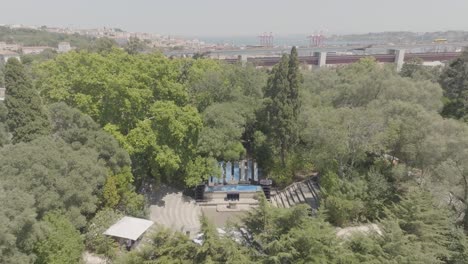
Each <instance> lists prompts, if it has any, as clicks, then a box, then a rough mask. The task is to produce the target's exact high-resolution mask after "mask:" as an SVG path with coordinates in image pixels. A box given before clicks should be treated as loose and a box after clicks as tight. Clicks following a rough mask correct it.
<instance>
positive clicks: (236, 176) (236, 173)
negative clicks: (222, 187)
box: [234, 161, 240, 183]
mask: <svg viewBox="0 0 468 264" xmlns="http://www.w3.org/2000/svg"><path fill="white" fill-rule="evenodd" d="M239 177H240V171H239V162H238V161H236V162H234V182H235V183H238V182H239V179H240V178H239Z"/></svg>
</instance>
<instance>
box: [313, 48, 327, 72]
mask: <svg viewBox="0 0 468 264" xmlns="http://www.w3.org/2000/svg"><path fill="white" fill-rule="evenodd" d="M315 56H317V57H318V63H317V66H318V67H319V68H321V67H324V66H327V53H326V52H323V51H321V52H315Z"/></svg>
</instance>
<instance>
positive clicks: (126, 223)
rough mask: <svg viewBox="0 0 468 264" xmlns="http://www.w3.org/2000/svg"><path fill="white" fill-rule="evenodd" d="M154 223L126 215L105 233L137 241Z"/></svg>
mask: <svg viewBox="0 0 468 264" xmlns="http://www.w3.org/2000/svg"><path fill="white" fill-rule="evenodd" d="M153 224H154V223H153V221H150V220H146V219H141V218H135V217H129V216H124V217H123V218H122V219H120V220H119V221H118V222H117V223H115V224H113V225H112V226H111V227H109V229H107V230H106V232H104V233H103V234H104V235H108V236H113V237H119V238H125V239H130V240H133V241H137V240H138V238H140V237H141V235H143V233H144V232H145V231H146V230H148V229H149V228H150V227H151V226H152V225H153Z"/></svg>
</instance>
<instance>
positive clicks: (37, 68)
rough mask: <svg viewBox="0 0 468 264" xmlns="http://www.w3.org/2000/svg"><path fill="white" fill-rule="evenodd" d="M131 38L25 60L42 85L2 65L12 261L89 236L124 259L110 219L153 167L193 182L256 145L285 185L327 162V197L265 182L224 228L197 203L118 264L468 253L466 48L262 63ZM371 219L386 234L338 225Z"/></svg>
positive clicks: (0, 121)
mask: <svg viewBox="0 0 468 264" xmlns="http://www.w3.org/2000/svg"><path fill="white" fill-rule="evenodd" d="M136 44H138V43H130V45H129V46H128V47H127V50H126V51H125V50H119V49H118V48H116V47H115V45H114V43H112V41H109V40H106V39H102V41H100V42H99V43H98V42H96V43H95V46H93V47H90V48H89V49H88V50H81V51H73V52H70V53H67V54H61V55H58V56H56V57H55V56H54V57H51V58H50V60H49V59H48V58H47V60H46V61H44V62H40V63H39V62H35V63H30V66H32V69H33V74H34V75H33V76H34V77H35V79H34V81H35V83H34V85H33V83H32V82H31V79H30V77H29V72H28V70H25V69H24V66H23V65H22V64H21V63H19V62H18V61H11V63H10V62H9V64H8V65H6V69H5V81H6V85H7V99H6V102H5V107H4V106H3V104H0V146H1V148H0V203H1V204H2V205H3V206H2V207H0V232H1V233H2V234H4V235H3V236H1V237H0V253H1V254H0V262H2V263H3V262H5V263H34V262H36V263H54V262H57V263H60V262H63V260H64V259H74V260H76V259H78V258H79V257H78V255H79V253H80V252H81V251H82V250H83V244H84V245H85V246H86V247H87V249H89V250H91V251H94V252H96V253H100V254H103V255H105V256H106V257H108V258H109V259H112V257H115V256H116V254H119V253H116V252H117V251H118V249H117V247H116V246H115V244H114V243H113V242H112V240H110V239H108V238H106V237H104V236H103V235H102V233H103V231H104V230H105V229H106V228H108V227H109V225H110V224H112V222H115V221H116V220H117V219H118V218H119V217H121V216H122V215H123V214H129V215H133V216H139V217H145V210H144V207H145V206H144V203H145V201H144V199H143V196H142V195H139V194H137V193H136V191H135V190H137V189H138V188H139V187H140V186H142V185H144V184H145V182H146V181H152V182H153V183H154V184H156V185H159V184H160V183H168V184H171V185H175V186H195V185H197V184H199V183H202V182H203V181H204V180H206V179H207V178H208V177H209V176H216V175H217V174H219V169H216V164H217V162H216V161H217V160H218V161H219V160H224V161H235V160H238V159H242V158H246V157H247V158H254V159H256V160H257V162H258V163H259V166H260V167H261V168H263V169H264V172H265V173H266V174H267V175H268V176H270V177H271V178H273V180H274V183H275V185H276V186H278V187H283V186H285V185H286V184H288V183H290V182H292V181H294V180H296V179H297V178H300V179H302V178H303V177H305V176H309V175H311V174H313V173H314V174H315V173H318V174H319V185H320V186H321V190H320V193H321V194H320V195H321V200H320V204H321V207H320V209H319V211H318V212H315V211H314V212H311V211H310V210H309V209H308V207H307V206H297V207H293V208H289V209H282V208H274V207H272V206H271V205H270V204H269V203H268V202H267V201H266V200H265V198H260V205H259V206H258V207H257V208H255V209H254V210H252V211H250V212H248V213H247V214H246V216H245V217H244V218H243V219H242V221H241V222H239V224H238V225H236V226H234V227H231V228H228V229H227V234H225V235H219V234H218V232H217V231H216V228H214V226H212V225H211V224H210V223H209V221H208V220H207V219H205V218H203V219H202V220H201V221H202V231H203V241H204V242H203V243H202V245H200V246H199V245H197V244H195V243H193V242H192V241H190V239H189V238H188V237H186V236H185V235H184V234H179V233H172V232H170V231H167V230H159V231H158V232H156V234H154V235H152V236H151V238H150V239H149V240H148V243H147V244H146V245H143V246H142V248H141V250H138V251H135V252H132V253H129V254H125V256H121V257H119V258H116V259H118V260H117V262H119V263H142V262H144V261H148V262H154V263H169V262H174V263H465V262H466V261H467V259H468V258H467V257H468V251H467V249H468V242H467V240H466V235H465V233H464V232H466V230H468V213H467V212H468V203H467V201H468V186H467V184H466V182H467V177H468V167H467V165H466V164H468V156H467V153H466V149H467V148H468V140H467V139H468V126H467V124H466V123H464V122H463V121H465V108H466V107H465V106H466V105H465V102H464V100H465V99H464V96H465V95H464V90H466V83H465V82H466V80H465V79H466V78H465V77H466V76H465V75H466V69H465V68H466V58H465V57H466V56H463V57H462V58H460V59H458V60H455V61H454V62H452V63H451V64H449V65H448V66H447V67H446V68H444V69H443V70H442V73H441V75H440V77H439V69H438V68H435V69H429V68H426V66H423V65H421V63H420V61H412V62H408V63H407V64H405V66H404V67H403V70H402V72H400V73H397V72H396V71H395V70H394V67H393V66H392V67H390V66H382V65H378V64H377V62H376V61H375V60H373V59H370V58H366V59H363V60H361V61H359V62H357V63H354V64H351V65H347V66H340V67H337V68H330V69H319V70H317V71H312V72H306V71H302V70H301V69H300V65H299V60H298V57H297V51H296V50H295V49H292V51H291V54H290V55H285V56H283V57H282V59H281V61H280V63H279V64H278V65H276V66H275V67H274V68H273V69H271V70H264V69H256V68H255V67H253V66H251V65H246V66H242V65H240V64H234V65H227V64H223V63H221V62H219V61H214V60H210V59H204V58H197V59H186V58H183V59H178V58H173V59H169V58H166V57H164V56H163V55H162V54H158V53H150V54H140V53H139V52H138V47H137V46H138V45H136ZM135 45H136V46H135ZM26 62H27V61H26ZM28 69H29V68H28ZM35 88H37V90H36V89H35ZM451 118H456V119H460V120H456V119H451ZM31 120H33V121H34V122H30V121H31ZM37 124H40V126H37ZM23 127H26V128H27V129H23ZM371 222H372V223H375V224H376V225H377V226H378V227H379V230H380V231H379V232H370V233H364V234H361V235H359V234H358V235H356V236H353V235H351V236H347V237H344V238H343V237H338V236H337V235H336V228H337V227H347V226H352V225H361V224H364V223H371ZM82 234H84V236H83V235H82ZM83 238H84V241H83ZM83 242H84V243H83ZM62 249H63V250H62Z"/></svg>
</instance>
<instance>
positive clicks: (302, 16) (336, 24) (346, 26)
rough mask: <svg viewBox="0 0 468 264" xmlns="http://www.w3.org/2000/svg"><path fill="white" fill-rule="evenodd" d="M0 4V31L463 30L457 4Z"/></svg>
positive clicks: (50, 0)
mask: <svg viewBox="0 0 468 264" xmlns="http://www.w3.org/2000/svg"><path fill="white" fill-rule="evenodd" d="M2 2H3V3H2V4H1V5H2V10H5V11H6V12H2V15H1V21H0V23H4V24H33V25H48V26H72V27H82V28H83V27H102V26H107V27H120V28H122V29H124V30H129V31H139V32H150V33H160V34H171V35H184V36H241V35H242V36H245V35H255V34H258V33H260V32H274V33H275V34H277V35H288V34H309V33H312V32H313V31H314V30H322V29H324V30H327V31H328V32H330V33H332V34H345V33H346V34H347V33H366V32H382V31H417V32H424V31H440V30H444V31H445V30H468V23H466V21H465V20H464V17H465V14H466V11H467V10H468V1H463V0H449V1H444V2H442V1H437V0H413V1H405V0H394V1H375V0H355V1H343V0H331V1H308V0H296V1H292V2H290V1H281V0H256V1H247V0H239V1H215V0H200V1H182V0H175V1H159V0H157V1H149V0H136V1H125V0H114V1H110V0H102V1H92V0H82V1H59V0H45V1H36V0H18V1H2ZM448 13H450V15H446V14H448Z"/></svg>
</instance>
